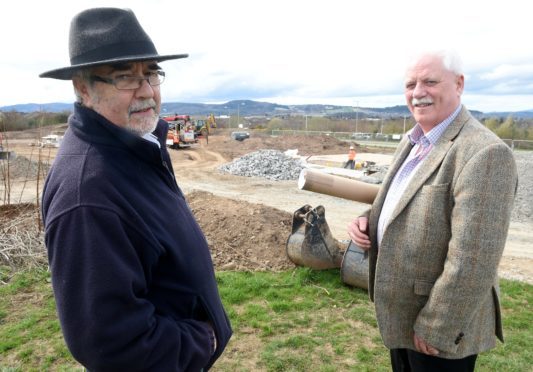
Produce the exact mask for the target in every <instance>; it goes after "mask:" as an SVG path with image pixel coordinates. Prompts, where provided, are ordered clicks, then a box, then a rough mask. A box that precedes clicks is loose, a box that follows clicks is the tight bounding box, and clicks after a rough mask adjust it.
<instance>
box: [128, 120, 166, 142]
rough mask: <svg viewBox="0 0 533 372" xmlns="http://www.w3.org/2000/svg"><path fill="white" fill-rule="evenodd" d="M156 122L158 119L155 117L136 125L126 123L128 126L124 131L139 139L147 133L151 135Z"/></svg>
mask: <svg viewBox="0 0 533 372" xmlns="http://www.w3.org/2000/svg"><path fill="white" fill-rule="evenodd" d="M158 121H159V117H158V116H155V117H153V118H146V119H144V120H142V122H141V123H140V124H137V125H132V123H131V122H128V125H126V127H125V129H126V130H127V131H129V132H131V133H133V134H135V135H137V136H139V137H142V136H144V135H146V134H148V133H152V132H153V131H154V130H155V128H157V122H158Z"/></svg>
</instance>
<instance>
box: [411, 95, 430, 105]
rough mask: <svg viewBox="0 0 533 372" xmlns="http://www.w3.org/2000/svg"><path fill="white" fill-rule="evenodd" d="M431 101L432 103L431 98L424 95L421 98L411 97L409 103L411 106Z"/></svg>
mask: <svg viewBox="0 0 533 372" xmlns="http://www.w3.org/2000/svg"><path fill="white" fill-rule="evenodd" d="M431 103H433V100H432V99H431V98H428V97H424V98H421V99H418V98H413V99H412V100H411V104H412V105H413V106H416V105H423V104H431Z"/></svg>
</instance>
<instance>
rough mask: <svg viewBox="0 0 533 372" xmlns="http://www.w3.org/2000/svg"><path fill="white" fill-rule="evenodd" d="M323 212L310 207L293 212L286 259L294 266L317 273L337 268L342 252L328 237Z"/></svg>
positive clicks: (335, 242)
mask: <svg viewBox="0 0 533 372" xmlns="http://www.w3.org/2000/svg"><path fill="white" fill-rule="evenodd" d="M324 212H325V209H324V207H323V206H318V207H316V208H313V207H311V206H310V205H304V206H303V207H301V208H300V209H298V210H296V211H295V212H294V214H293V218H292V233H291V235H290V236H289V238H288V239H287V255H288V256H289V259H290V260H291V261H292V262H294V263H295V264H296V265H300V266H306V267H310V268H313V269H318V270H322V269H332V268H338V267H340V265H341V261H342V256H343V253H344V250H343V249H341V247H340V246H339V245H340V243H339V242H338V241H337V240H335V239H334V238H333V236H332V235H331V231H330V230H329V226H328V224H327V222H326V217H325V215H324Z"/></svg>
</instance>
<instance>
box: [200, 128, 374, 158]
mask: <svg viewBox="0 0 533 372" xmlns="http://www.w3.org/2000/svg"><path fill="white" fill-rule="evenodd" d="M349 146H350V144H349V143H347V142H344V141H340V140H338V139H336V138H335V137H331V136H286V137H272V136H270V135H266V134H260V133H255V132H252V133H251V137H250V138H249V139H246V140H244V141H235V140H234V139H231V138H230V137H229V136H222V135H217V136H213V137H211V138H210V139H209V145H208V148H209V150H210V151H216V152H219V153H220V154H222V155H224V157H225V158H226V159H228V160H232V159H234V158H238V157H240V156H242V155H244V154H247V153H249V152H253V151H256V150H258V149H269V150H279V151H286V150H292V149H298V154H299V155H308V156H310V155H316V154H321V155H336V154H343V153H346V154H348V149H349ZM355 146H356V151H358V152H363V151H364V152H371V151H369V150H368V149H366V148H365V149H364V150H363V147H362V146H359V145H358V144H355Z"/></svg>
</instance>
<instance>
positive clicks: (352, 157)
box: [344, 146, 355, 169]
mask: <svg viewBox="0 0 533 372" xmlns="http://www.w3.org/2000/svg"><path fill="white" fill-rule="evenodd" d="M344 168H348V169H354V168H355V147H353V146H350V151H348V161H347V162H346V164H344Z"/></svg>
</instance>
